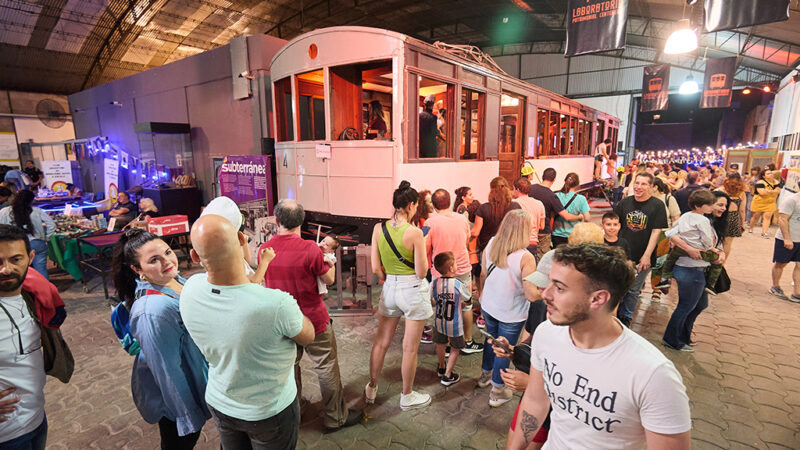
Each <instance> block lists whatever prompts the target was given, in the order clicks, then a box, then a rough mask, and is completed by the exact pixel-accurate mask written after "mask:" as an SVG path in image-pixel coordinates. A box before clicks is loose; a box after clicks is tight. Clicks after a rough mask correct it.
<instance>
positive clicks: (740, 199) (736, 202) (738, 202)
mask: <svg viewBox="0 0 800 450" xmlns="http://www.w3.org/2000/svg"><path fill="white" fill-rule="evenodd" d="M745 187H746V186H745V184H744V181H743V180H742V176H741V175H739V172H731V173H730V174H729V175H728V176H727V177H726V178H725V181H723V182H722V186H720V187H719V189H717V191H719V192H724V193H725V194H727V195H728V197H730V199H731V201H730V205H728V219H727V225H726V233H725V243H724V244H723V251H724V252H725V255H726V256H727V257H729V258H730V256H731V248H732V246H733V238H736V237H740V236H741V235H742V232H743V231H744V223H745V214H744V212H743V211H744V210H743V208H744V207H745V205H746V204H747V196H746V195H745Z"/></svg>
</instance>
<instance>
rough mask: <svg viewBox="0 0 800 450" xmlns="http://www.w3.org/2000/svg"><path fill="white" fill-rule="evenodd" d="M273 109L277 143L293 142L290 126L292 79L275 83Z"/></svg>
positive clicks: (292, 129)
mask: <svg viewBox="0 0 800 450" xmlns="http://www.w3.org/2000/svg"><path fill="white" fill-rule="evenodd" d="M274 92H275V109H276V110H277V111H278V113H277V115H276V119H277V120H276V122H277V127H276V128H277V130H276V131H277V133H276V138H277V140H278V142H283V141H292V140H294V126H293V124H292V122H293V120H294V119H292V77H286V78H283V79H280V80H278V81H276V82H275V90H274Z"/></svg>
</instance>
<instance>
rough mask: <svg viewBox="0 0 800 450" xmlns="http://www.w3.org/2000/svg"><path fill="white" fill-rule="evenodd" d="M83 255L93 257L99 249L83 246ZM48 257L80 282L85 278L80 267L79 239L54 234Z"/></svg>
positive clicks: (48, 249) (48, 248)
mask: <svg viewBox="0 0 800 450" xmlns="http://www.w3.org/2000/svg"><path fill="white" fill-rule="evenodd" d="M82 250H83V254H84V255H93V254H96V253H97V249H96V248H94V247H92V246H91V245H86V244H83V248H82ZM47 256H48V257H49V258H50V259H51V260H52V261H54V262H55V263H56V264H57V265H58V267H60V268H61V269H62V270H64V271H65V272H67V273H68V274H70V276H72V278H74V279H76V280H80V279H81V278H83V275H82V274H81V269H80V266H79V265H78V239H77V237H70V236H69V235H64V234H54V235H53V236H52V237H51V238H50V242H48V243H47Z"/></svg>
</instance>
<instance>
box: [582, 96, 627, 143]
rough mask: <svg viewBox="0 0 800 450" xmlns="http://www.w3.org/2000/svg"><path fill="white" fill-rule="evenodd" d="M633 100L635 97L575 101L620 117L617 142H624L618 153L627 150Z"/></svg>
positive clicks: (610, 97) (592, 98) (594, 98)
mask: <svg viewBox="0 0 800 450" xmlns="http://www.w3.org/2000/svg"><path fill="white" fill-rule="evenodd" d="M632 100H633V96H631V95H612V96H609V97H589V98H575V101H577V102H581V103H583V104H584V105H587V106H590V107H592V108H594V109H597V110H600V111H603V112H604V113H607V114H611V115H613V116H616V117H619V137H617V141H622V147H619V148H618V149H617V152H618V153H621V152H623V151H625V149H626V148H627V144H628V129H629V128H630V126H629V124H628V116H629V115H630V111H631V102H632Z"/></svg>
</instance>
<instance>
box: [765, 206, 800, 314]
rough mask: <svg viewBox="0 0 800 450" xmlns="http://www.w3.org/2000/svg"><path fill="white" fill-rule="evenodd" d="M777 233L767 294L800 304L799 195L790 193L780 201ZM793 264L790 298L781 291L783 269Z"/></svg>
mask: <svg viewBox="0 0 800 450" xmlns="http://www.w3.org/2000/svg"><path fill="white" fill-rule="evenodd" d="M778 213H779V214H780V216H779V217H778V232H777V233H775V249H774V250H773V253H772V262H773V263H775V264H774V265H773V266H772V287H771V288H770V289H769V293H770V294H772V295H774V296H776V297H778V298H780V299H782V300H789V301H791V302H794V303H800V193H792V194H789V195H787V196H786V198H784V199H783V201H781V204H780V207H779V208H778ZM790 262H794V271H793V272H792V280H793V281H794V288H793V292H792V295H791V296H787V295H786V294H785V293H784V292H783V289H781V286H780V284H781V275H783V269H784V268H785V267H786V265H788V264H789V263H790Z"/></svg>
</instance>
